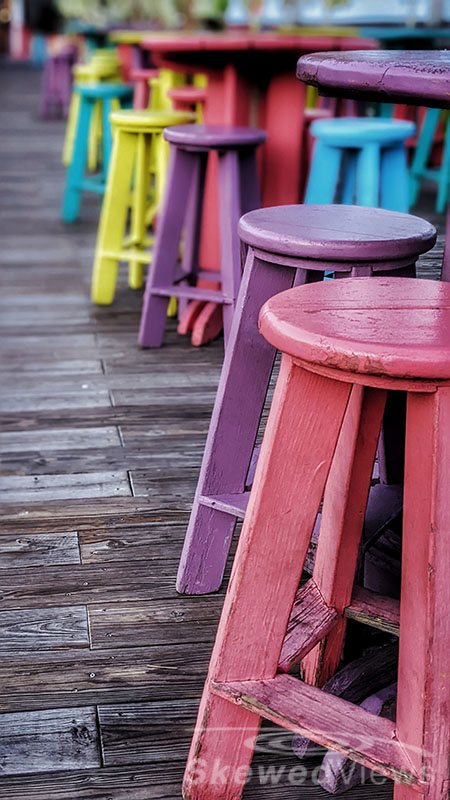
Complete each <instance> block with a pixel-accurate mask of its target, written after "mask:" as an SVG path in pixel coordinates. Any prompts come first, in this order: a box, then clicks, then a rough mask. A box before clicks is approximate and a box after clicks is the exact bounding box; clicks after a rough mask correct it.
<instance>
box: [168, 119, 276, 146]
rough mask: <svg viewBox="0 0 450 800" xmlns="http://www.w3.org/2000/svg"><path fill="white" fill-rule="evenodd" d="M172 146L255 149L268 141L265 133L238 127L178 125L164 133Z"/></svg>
mask: <svg viewBox="0 0 450 800" xmlns="http://www.w3.org/2000/svg"><path fill="white" fill-rule="evenodd" d="M164 138H165V139H167V141H168V142H172V144H176V145H178V146H180V147H183V146H185V147H188V148H189V149H195V148H198V149H202V148H206V149H208V150H209V149H215V148H217V149H218V150H223V149H228V148H233V147H255V146H256V145H258V144H262V142H265V141H266V138H267V134H266V132H265V131H261V130H258V129H257V128H244V127H238V126H237V125H177V127H176V128H168V129H167V130H166V131H164Z"/></svg>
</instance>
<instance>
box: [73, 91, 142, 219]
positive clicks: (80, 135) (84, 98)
mask: <svg viewBox="0 0 450 800" xmlns="http://www.w3.org/2000/svg"><path fill="white" fill-rule="evenodd" d="M75 91H76V93H77V94H79V95H80V109H79V113H78V121H77V128H76V132H75V142H74V147H73V153H72V158H71V161H70V164H69V167H68V170H67V176H66V186H65V190H64V197H63V204H62V218H63V220H64V222H75V220H76V219H78V216H79V213H80V203H81V193H82V192H84V191H87V192H96V193H97V194H104V192H105V187H106V176H107V174H108V164H109V159H110V156H111V149H112V133H111V124H110V121H109V115H110V113H111V111H114V110H116V109H117V108H119V107H120V106H123V107H127V106H131V101H132V96H133V87H132V86H127V85H125V84H123V83H90V84H79V85H77V86H76V87H75ZM96 106H100V109H101V120H102V151H103V152H102V166H101V171H100V173H98V174H97V175H93V176H90V177H87V176H86V167H87V155H88V142H89V130H90V126H91V120H92V115H93V113H94V108H95V107H96Z"/></svg>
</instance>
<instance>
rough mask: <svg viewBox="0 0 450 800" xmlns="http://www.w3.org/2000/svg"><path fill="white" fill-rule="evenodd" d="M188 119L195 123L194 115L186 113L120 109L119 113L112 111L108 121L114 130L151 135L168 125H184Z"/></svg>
mask: <svg viewBox="0 0 450 800" xmlns="http://www.w3.org/2000/svg"><path fill="white" fill-rule="evenodd" d="M188 117H189V120H190V121H191V122H195V119H196V118H195V114H193V113H191V112H186V111H170V110H169V111H151V110H149V109H143V110H140V109H138V110H134V109H121V110H120V111H114V112H113V113H112V114H111V116H110V119H111V124H112V125H114V127H115V128H120V129H121V130H123V131H130V132H131V133H137V132H138V131H142V132H143V133H152V132H153V129H155V130H156V131H159V130H161V128H167V127H169V125H181V124H184V123H185V122H186V119H187V118H188Z"/></svg>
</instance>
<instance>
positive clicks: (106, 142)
mask: <svg viewBox="0 0 450 800" xmlns="http://www.w3.org/2000/svg"><path fill="white" fill-rule="evenodd" d="M111 111H112V108H111V100H109V99H108V98H104V99H103V100H102V137H103V179H104V182H105V184H106V179H107V176H108V166H109V161H110V158H111V150H112V128H111V123H110V121H109V115H110V113H111Z"/></svg>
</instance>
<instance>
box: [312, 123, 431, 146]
mask: <svg viewBox="0 0 450 800" xmlns="http://www.w3.org/2000/svg"><path fill="white" fill-rule="evenodd" d="M415 130H416V126H415V125H414V123H413V122H407V121H403V120H393V119H369V118H367V117H361V118H360V117H341V118H340V119H321V120H316V121H315V122H313V123H312V125H311V133H312V134H313V136H316V137H318V138H319V139H321V140H322V141H323V142H325V143H326V144H329V145H333V146H335V147H357V148H359V147H362V146H363V145H365V144H368V143H370V142H376V143H377V144H380V145H382V146H383V145H391V144H394V143H395V142H404V141H405V139H408V137H409V136H413V135H414V132H415Z"/></svg>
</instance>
